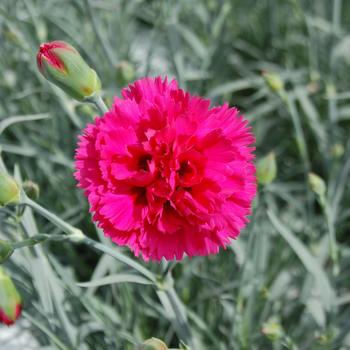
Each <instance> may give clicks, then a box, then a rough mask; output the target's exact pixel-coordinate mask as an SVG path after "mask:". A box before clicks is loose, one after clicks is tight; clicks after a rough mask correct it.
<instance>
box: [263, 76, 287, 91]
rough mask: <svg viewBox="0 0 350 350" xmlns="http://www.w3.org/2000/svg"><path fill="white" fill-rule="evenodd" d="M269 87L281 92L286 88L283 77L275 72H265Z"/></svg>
mask: <svg viewBox="0 0 350 350" xmlns="http://www.w3.org/2000/svg"><path fill="white" fill-rule="evenodd" d="M263 77H264V79H265V82H266V84H267V85H268V87H269V88H270V89H271V90H272V91H274V92H277V93H278V92H281V91H283V90H284V82H283V80H282V79H281V77H280V76H279V75H277V74H275V73H269V72H263Z"/></svg>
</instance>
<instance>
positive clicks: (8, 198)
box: [0, 171, 20, 207]
mask: <svg viewBox="0 0 350 350" xmlns="http://www.w3.org/2000/svg"><path fill="white" fill-rule="evenodd" d="M19 199H20V190H19V187H18V185H17V183H16V181H15V180H14V179H13V178H12V177H11V176H9V175H7V174H6V173H5V172H1V171H0V207H2V206H5V205H8V204H17V203H19Z"/></svg>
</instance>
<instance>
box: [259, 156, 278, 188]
mask: <svg viewBox="0 0 350 350" xmlns="http://www.w3.org/2000/svg"><path fill="white" fill-rule="evenodd" d="M256 175H257V178H258V182H259V183H261V184H263V185H268V184H270V183H271V182H272V181H273V180H274V179H275V178H276V175H277V165H276V156H275V153H273V152H270V153H269V154H268V155H267V156H265V157H264V158H262V159H260V160H259V161H258V164H257V167H256Z"/></svg>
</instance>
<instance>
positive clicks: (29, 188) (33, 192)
mask: <svg viewBox="0 0 350 350" xmlns="http://www.w3.org/2000/svg"><path fill="white" fill-rule="evenodd" d="M22 187H23V190H24V192H25V193H26V195H27V196H28V197H29V198H30V199H33V200H36V199H38V198H39V195H40V188H39V185H38V184H37V183H35V182H33V181H30V180H27V181H24V182H23V184H22Z"/></svg>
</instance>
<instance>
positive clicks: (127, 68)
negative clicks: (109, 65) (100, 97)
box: [116, 61, 135, 86]
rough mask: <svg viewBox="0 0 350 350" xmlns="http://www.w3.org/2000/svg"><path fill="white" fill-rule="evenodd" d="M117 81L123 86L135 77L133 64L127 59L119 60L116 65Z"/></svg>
mask: <svg viewBox="0 0 350 350" xmlns="http://www.w3.org/2000/svg"><path fill="white" fill-rule="evenodd" d="M116 70H117V72H116V74H117V76H116V77H117V83H118V84H119V85H120V86H124V85H126V84H128V83H130V82H131V81H133V80H134V79H135V69H134V66H133V65H132V64H131V63H130V62H128V61H121V62H120V63H118V65H117V67H116Z"/></svg>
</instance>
